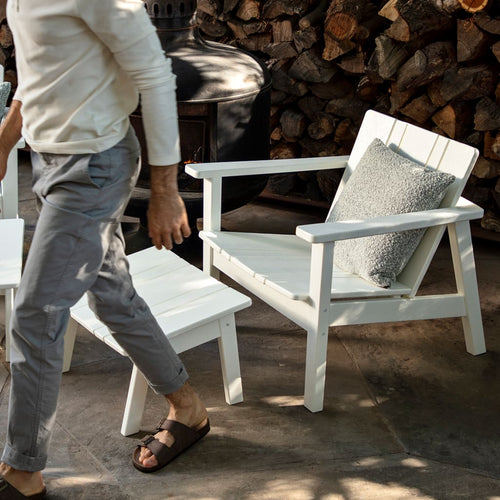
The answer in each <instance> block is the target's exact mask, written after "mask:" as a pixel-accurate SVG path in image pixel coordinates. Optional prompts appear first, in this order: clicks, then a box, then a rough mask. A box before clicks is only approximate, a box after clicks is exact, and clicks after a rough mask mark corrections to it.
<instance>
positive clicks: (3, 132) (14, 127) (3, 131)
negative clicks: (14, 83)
mask: <svg viewBox="0 0 500 500" xmlns="http://www.w3.org/2000/svg"><path fill="white" fill-rule="evenodd" d="M21 106H22V103H21V101H17V100H13V101H12V104H11V106H10V109H9V112H8V113H7V116H6V117H5V120H4V121H3V122H2V125H1V126H0V180H2V179H3V178H4V177H5V174H6V172H7V159H8V158H9V154H10V152H11V150H12V148H13V147H14V146H15V145H16V144H17V141H19V139H20V138H21V129H22V125H23V118H22V116H21Z"/></svg>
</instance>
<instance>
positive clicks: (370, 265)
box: [328, 139, 455, 287]
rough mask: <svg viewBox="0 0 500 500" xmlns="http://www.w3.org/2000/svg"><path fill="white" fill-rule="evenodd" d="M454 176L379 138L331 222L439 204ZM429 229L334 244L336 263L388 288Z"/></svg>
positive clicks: (413, 210) (345, 191) (340, 202)
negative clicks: (390, 147) (435, 168)
mask: <svg viewBox="0 0 500 500" xmlns="http://www.w3.org/2000/svg"><path fill="white" fill-rule="evenodd" d="M454 180H455V177H454V176H453V175H451V174H447V173H444V172H439V171H436V170H433V169H431V168H425V167H422V166H421V165H418V164H417V163H415V162H413V161H411V160H409V159H407V158H405V157H403V156H401V155H399V154H397V153H396V152H394V151H392V150H391V149H389V148H388V147H387V146H386V145H385V144H384V143H383V142H382V141H381V140H379V139H375V140H374V141H373V142H372V143H371V144H370V145H369V146H368V148H367V150H366V151H365V153H364V155H363V157H362V158H361V159H360V161H359V164H358V165H357V166H356V168H355V169H354V171H353V173H352V174H351V176H350V178H349V180H348V181H347V183H346V185H345V187H344V189H343V191H342V192H341V194H340V196H339V198H338V200H337V202H336V204H335V206H334V207H333V210H332V213H331V214H330V216H329V218H328V222H334V221H342V220H360V219H366V218H371V217H378V216H384V215H395V214H400V213H407V212H417V211H419V210H431V209H434V208H437V207H439V204H440V203H441V200H442V199H443V197H444V195H445V192H446V190H447V188H448V186H449V185H450V184H451V183H452V182H453V181H454ZM424 232H425V229H416V230H410V231H403V232H398V233H388V234H381V235H376V236H367V237H364V238H356V239H349V240H342V241H337V242H335V250H334V262H335V265H336V266H338V267H339V268H341V269H343V270H345V271H348V272H350V273H355V274H358V275H359V276H361V277H362V278H364V279H366V280H368V281H370V282H371V283H374V284H375V285H377V286H380V287H389V286H391V284H392V283H393V282H394V281H395V280H396V276H397V275H398V274H399V273H400V272H401V271H402V270H403V268H404V267H405V265H406V264H407V263H408V261H409V260H410V257H411V256H412V254H413V252H414V251H415V249H416V248H417V246H418V244H419V242H420V240H421V238H422V236H423V234H424Z"/></svg>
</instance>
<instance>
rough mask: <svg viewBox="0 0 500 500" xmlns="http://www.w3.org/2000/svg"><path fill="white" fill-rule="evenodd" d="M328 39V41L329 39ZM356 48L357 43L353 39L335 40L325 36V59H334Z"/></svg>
mask: <svg viewBox="0 0 500 500" xmlns="http://www.w3.org/2000/svg"><path fill="white" fill-rule="evenodd" d="M327 40H328V41H327ZM355 48H356V44H355V43H354V42H352V41H351V40H334V39H333V38H331V37H328V38H327V37H326V36H325V49H324V50H323V59H324V60H325V61H333V60H334V59H337V57H340V56H342V55H344V54H347V53H348V52H350V51H351V50H353V49H355Z"/></svg>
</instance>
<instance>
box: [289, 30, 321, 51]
mask: <svg viewBox="0 0 500 500" xmlns="http://www.w3.org/2000/svg"><path fill="white" fill-rule="evenodd" d="M318 40H319V34H318V30H317V29H316V28H307V29H305V30H301V31H296V32H295V33H294V34H293V43H294V44H295V48H296V49H297V52H298V53H299V54H300V53H301V52H303V51H304V50H308V49H310V48H311V47H312V46H313V45H314V44H315V43H317V42H318Z"/></svg>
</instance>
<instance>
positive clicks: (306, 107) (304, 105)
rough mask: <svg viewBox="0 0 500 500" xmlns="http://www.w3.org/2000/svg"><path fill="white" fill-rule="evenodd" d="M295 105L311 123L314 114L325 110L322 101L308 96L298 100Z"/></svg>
mask: <svg viewBox="0 0 500 500" xmlns="http://www.w3.org/2000/svg"><path fill="white" fill-rule="evenodd" d="M297 104H298V106H299V109H300V110H301V111H302V113H304V114H305V115H306V116H307V118H308V119H309V120H311V121H314V119H315V117H316V114H317V113H320V112H321V111H323V109H324V108H325V101H324V100H323V99H320V98H319V97H316V96H310V95H309V96H305V97H302V98H301V99H299V100H298V102H297Z"/></svg>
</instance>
